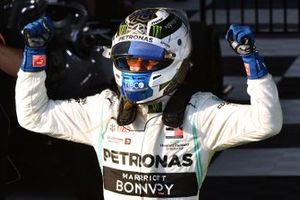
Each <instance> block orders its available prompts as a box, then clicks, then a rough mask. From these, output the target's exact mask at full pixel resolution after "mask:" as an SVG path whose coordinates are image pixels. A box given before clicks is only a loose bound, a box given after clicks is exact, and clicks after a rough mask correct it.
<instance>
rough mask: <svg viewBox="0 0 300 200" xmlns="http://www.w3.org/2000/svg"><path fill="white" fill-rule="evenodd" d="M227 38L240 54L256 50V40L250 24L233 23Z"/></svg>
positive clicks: (247, 53)
mask: <svg viewBox="0 0 300 200" xmlns="http://www.w3.org/2000/svg"><path fill="white" fill-rule="evenodd" d="M226 40H227V41H228V42H229V45H230V46H231V48H232V49H233V50H234V51H235V52H236V53H237V54H239V55H241V56H243V55H249V54H252V53H253V52H254V51H255V40H254V36H253V33H252V31H251V29H250V27H249V26H239V25H236V24H233V25H231V26H230V27H229V29H228V31H227V33H226Z"/></svg>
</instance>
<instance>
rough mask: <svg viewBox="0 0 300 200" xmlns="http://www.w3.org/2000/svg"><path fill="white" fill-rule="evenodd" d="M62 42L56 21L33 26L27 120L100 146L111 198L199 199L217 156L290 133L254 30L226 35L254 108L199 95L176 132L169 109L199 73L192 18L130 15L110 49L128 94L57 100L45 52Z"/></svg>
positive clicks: (23, 83) (21, 86)
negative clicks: (194, 71)
mask: <svg viewBox="0 0 300 200" xmlns="http://www.w3.org/2000/svg"><path fill="white" fill-rule="evenodd" d="M52 35H53V29H52V25H51V19H49V18H47V17H44V18H40V19H39V20H37V21H34V22H32V23H30V24H28V25H26V26H25V28H24V29H23V36H24V41H25V50H24V58H23V63H22V64H21V69H20V70H19V72H18V79H17V84H16V109H17V116H18V121H19V123H20V125H21V126H22V127H24V128H26V129H29V130H31V131H34V132H38V133H42V134H47V135H50V136H52V137H55V138H60V139H64V140H70V141H74V142H78V143H84V144H88V145H92V146H93V147H94V148H95V151H96V152H97V156H98V160H99V164H100V166H101V169H102V173H103V174H102V175H103V183H104V184H103V185H104V198H105V199H106V200H112V199H113V200H119V199H122V200H126V199H128V200H137V199H145V200H147V199H149V200H153V199H172V200H175V199H176V200H197V199H198V196H199V191H200V187H201V184H202V182H203V180H204V178H205V176H206V173H207V168H208V166H209V163H210V160H211V158H212V156H213V155H214V153H215V152H216V151H220V150H224V149H226V148H229V147H233V146H237V145H241V144H244V143H248V142H254V141H260V140H263V139H266V138H269V137H271V136H274V135H275V134H277V133H279V132H280V130H281V127H282V111H281V106H280V102H279V98H278V93H277V88H276V84H275V83H274V81H273V80H272V76H271V75H270V74H269V73H268V71H267V68H266V66H265V64H264V62H263V60H262V58H261V57H260V56H259V53H258V51H257V50H256V48H255V43H254V36H253V33H252V32H251V30H250V28H249V27H248V26H240V25H231V26H230V27H229V30H228V32H227V34H226V38H227V40H228V42H229V44H230V46H231V47H232V49H233V50H234V51H235V52H236V53H238V54H239V55H240V56H241V59H242V60H243V62H244V66H245V69H246V73H247V83H248V88H247V91H248V94H249V95H250V98H251V104H250V105H241V104H234V103H229V102H225V101H224V100H221V99H219V98H217V97H216V96H214V95H213V94H211V93H207V92H205V93H203V92H197V93H195V94H193V95H192V97H191V98H190V99H189V101H188V103H186V105H185V107H184V110H185V111H184V118H183V120H182V121H180V123H179V124H175V125H174V124H173V123H171V124H170V123H168V122H170V121H172V119H170V118H168V116H165V115H164V112H165V108H166V106H168V102H169V99H170V98H171V97H172V95H174V94H175V93H176V92H177V90H178V88H180V86H181V85H182V84H183V82H184V78H185V75H186V73H187V72H188V70H189V69H190V67H191V66H192V65H191V63H190V55H191V49H192V46H191V37H190V29H189V25H188V20H187V17H186V15H185V14H184V12H182V11H180V10H175V9H170V8H146V9H139V10H136V11H134V12H133V13H131V14H130V15H129V16H127V17H126V18H125V20H124V21H123V22H122V23H121V24H120V26H119V28H118V30H117V32H116V34H115V35H114V37H113V40H112V46H111V48H107V49H106V51H105V55H106V56H108V57H110V58H111V59H112V60H113V66H112V67H113V71H114V78H115V81H116V84H117V86H118V88H119V92H117V93H115V92H113V91H111V90H109V89H106V90H103V91H102V92H101V93H99V94H96V95H94V96H89V97H86V98H84V99H79V100H78V99H77V100H75V99H70V100H51V99H49V98H48V96H47V91H46V88H45V84H44V82H45V78H46V73H45V69H46V67H47V63H46V54H45V51H46V47H47V44H48V43H49V42H50V40H51V36H52ZM195 50H196V51H197V49H195ZM176 101H177V102H180V101H181V98H178V99H176Z"/></svg>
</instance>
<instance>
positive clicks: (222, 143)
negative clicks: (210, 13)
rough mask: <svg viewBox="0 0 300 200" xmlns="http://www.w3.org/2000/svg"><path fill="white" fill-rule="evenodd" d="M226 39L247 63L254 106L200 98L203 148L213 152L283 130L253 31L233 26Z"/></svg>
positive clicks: (272, 86)
mask: <svg viewBox="0 0 300 200" xmlns="http://www.w3.org/2000/svg"><path fill="white" fill-rule="evenodd" d="M226 39H227V40H228V42H229V45H230V46H231V47H232V49H233V50H234V51H235V52H236V53H237V54H238V55H239V56H241V58H242V60H243V62H244V67H245V70H246V74H247V78H248V80H247V84H248V88H247V92H248V94H249V95H250V102H251V103H250V105H242V104H233V103H228V102H225V101H223V100H220V99H217V98H216V97H214V96H210V95H202V96H201V95H200V96H198V99H202V101H201V102H202V103H201V105H200V106H201V109H200V112H198V115H197V119H198V120H197V122H198V124H197V126H198V129H199V131H200V133H199V134H200V136H201V137H202V140H203V144H204V146H206V147H207V148H208V149H212V150H222V149H225V148H229V147H233V146H237V145H241V144H244V143H247V142H253V141H259V140H263V139H266V138H268V137H271V136H273V135H275V134H278V133H279V132H280V130H281V127H282V111H281V106H280V101H279V97H278V91H277V87H276V84H275V82H274V81H273V80H272V76H271V75H270V74H269V73H268V70H267V68H266V66H265V64H264V62H263V59H262V58H261V57H260V55H259V53H258V51H257V50H256V47H255V41H254V36H253V33H252V31H251V29H250V28H249V27H248V26H238V25H231V26H230V28H229V30H228V32H227V35H226ZM194 99H197V98H194ZM195 104H197V102H195Z"/></svg>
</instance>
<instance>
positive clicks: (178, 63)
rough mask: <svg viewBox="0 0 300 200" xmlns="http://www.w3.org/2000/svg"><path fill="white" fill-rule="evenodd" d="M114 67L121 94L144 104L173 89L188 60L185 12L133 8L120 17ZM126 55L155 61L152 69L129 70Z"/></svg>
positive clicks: (189, 44) (189, 45)
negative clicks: (131, 11)
mask: <svg viewBox="0 0 300 200" xmlns="http://www.w3.org/2000/svg"><path fill="white" fill-rule="evenodd" d="M110 53H111V55H110V56H111V58H112V59H113V71H114V77H115V80H116V83H117V86H118V88H119V90H120V94H121V96H122V97H123V98H124V99H125V100H128V101H130V102H132V103H136V104H143V103H148V102H151V101H154V100H156V99H158V98H160V97H162V96H165V95H167V94H169V93H171V92H173V91H174V90H175V89H176V88H177V87H178V85H179V84H180V83H182V81H183V80H184V78H185V76H186V73H187V71H188V69H189V68H190V66H191V64H190V62H189V57H190V54H191V36H190V29H189V24H188V19H187V16H186V14H185V13H184V12H182V11H180V10H175V9H170V8H146V9H140V10H136V11H135V12H133V13H132V14H130V15H129V16H128V17H126V19H125V21H123V22H122V23H121V24H120V26H119V29H118V31H117V33H116V34H115V35H114V37H113V40H112V48H111V52H110ZM128 58H142V59H144V60H151V61H154V63H155V65H154V67H153V68H152V69H151V70H144V71H139V72H133V71H130V70H129V64H128V62H127V59H128Z"/></svg>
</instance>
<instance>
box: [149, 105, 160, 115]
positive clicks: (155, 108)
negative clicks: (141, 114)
mask: <svg viewBox="0 0 300 200" xmlns="http://www.w3.org/2000/svg"><path fill="white" fill-rule="evenodd" d="M160 112H162V104H161V103H157V104H152V105H148V113H160Z"/></svg>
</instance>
